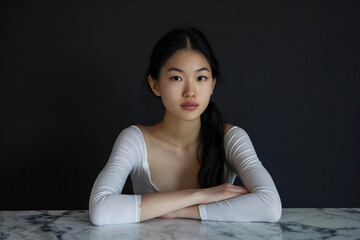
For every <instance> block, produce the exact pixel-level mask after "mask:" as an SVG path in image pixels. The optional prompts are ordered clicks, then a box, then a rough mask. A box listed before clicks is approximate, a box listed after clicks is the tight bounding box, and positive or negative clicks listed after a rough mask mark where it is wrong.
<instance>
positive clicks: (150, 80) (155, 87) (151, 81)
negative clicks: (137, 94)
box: [148, 75, 160, 97]
mask: <svg viewBox="0 0 360 240" xmlns="http://www.w3.org/2000/svg"><path fill="white" fill-rule="evenodd" d="M148 84H149V86H150V87H151V90H152V91H153V93H154V94H155V95H156V96H158V97H160V91H159V82H158V81H157V80H154V79H153V78H152V77H151V75H149V76H148Z"/></svg>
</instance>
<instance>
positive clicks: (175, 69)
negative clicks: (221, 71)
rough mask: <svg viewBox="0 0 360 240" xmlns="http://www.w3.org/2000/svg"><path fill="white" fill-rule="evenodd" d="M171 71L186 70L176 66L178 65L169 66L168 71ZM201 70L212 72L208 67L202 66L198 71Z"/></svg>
mask: <svg viewBox="0 0 360 240" xmlns="http://www.w3.org/2000/svg"><path fill="white" fill-rule="evenodd" d="M170 71H176V72H181V73H183V72H184V71H183V70H181V69H179V68H176V67H171V68H169V70H168V72H170ZM201 71H208V72H210V70H209V69H208V68H207V67H202V68H200V69H198V70H196V72H201Z"/></svg>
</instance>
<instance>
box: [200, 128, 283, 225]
mask: <svg viewBox="0 0 360 240" xmlns="http://www.w3.org/2000/svg"><path fill="white" fill-rule="evenodd" d="M224 146H225V151H226V157H227V159H228V161H229V162H230V165H231V167H232V168H233V170H234V171H235V172H236V174H237V175H238V176H239V177H240V179H241V181H242V182H243V184H244V186H245V187H246V188H247V189H248V190H249V192H250V193H249V194H245V195H242V196H239V197H234V198H231V199H228V200H224V201H220V202H216V203H211V204H204V205H199V211H200V216H201V219H202V220H214V221H264V222H276V221H278V220H279V219H280V217H281V211H282V207H281V200H280V196H279V193H278V191H277V189H276V187H275V184H274V182H273V180H272V178H271V176H270V174H269V173H268V171H267V170H266V169H265V168H264V166H263V165H262V164H261V162H260V161H259V159H258V157H257V155H256V152H255V149H254V147H253V145H252V143H251V140H250V138H249V136H248V134H247V133H246V132H245V131H244V130H243V129H242V128H239V127H236V126H235V127H233V128H231V129H230V130H229V131H228V132H227V134H226V135H225V138H224Z"/></svg>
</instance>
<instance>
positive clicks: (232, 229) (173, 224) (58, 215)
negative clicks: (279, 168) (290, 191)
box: [0, 208, 360, 240]
mask: <svg viewBox="0 0 360 240" xmlns="http://www.w3.org/2000/svg"><path fill="white" fill-rule="evenodd" d="M1 239H153V240H157V239H180V240H181V239H186V240H191V239H221V240H223V239H224V240H232V239H247V240H252V239H274V240H275V239H276V240H278V239H294V240H296V239H331V240H332V239H360V208H347V209H345V208H341V209H339V208H319V209H314V208H311V209H310V208H309V209H295V208H294V209H291V208H289V209H283V215H282V218H281V220H280V221H279V222H277V223H261V222H252V223H240V222H212V221H196V220H186V219H153V220H149V221H146V222H143V223H135V224H123V225H109V226H94V225H92V224H91V223H90V220H89V214H88V211H83V210H79V211H1V212H0V240H1Z"/></svg>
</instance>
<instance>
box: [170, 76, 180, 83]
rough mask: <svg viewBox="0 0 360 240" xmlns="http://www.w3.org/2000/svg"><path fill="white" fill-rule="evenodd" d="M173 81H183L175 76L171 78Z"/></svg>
mask: <svg viewBox="0 0 360 240" xmlns="http://www.w3.org/2000/svg"><path fill="white" fill-rule="evenodd" d="M171 79H173V80H175V81H177V82H178V81H181V77H179V76H173V77H171Z"/></svg>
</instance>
